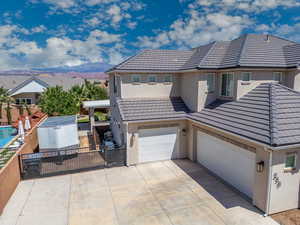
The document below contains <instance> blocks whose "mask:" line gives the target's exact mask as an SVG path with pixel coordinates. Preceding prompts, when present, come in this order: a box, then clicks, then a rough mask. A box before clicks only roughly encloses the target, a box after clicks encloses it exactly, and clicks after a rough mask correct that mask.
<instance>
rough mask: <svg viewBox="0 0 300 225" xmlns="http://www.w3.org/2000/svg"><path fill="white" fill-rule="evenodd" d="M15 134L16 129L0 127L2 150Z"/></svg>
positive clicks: (0, 146) (0, 145)
mask: <svg viewBox="0 0 300 225" xmlns="http://www.w3.org/2000/svg"><path fill="white" fill-rule="evenodd" d="M15 133H16V128H13V127H0V148H3V147H4V146H5V145H6V144H7V143H8V142H10V141H11V140H12V139H13V138H14V137H15Z"/></svg>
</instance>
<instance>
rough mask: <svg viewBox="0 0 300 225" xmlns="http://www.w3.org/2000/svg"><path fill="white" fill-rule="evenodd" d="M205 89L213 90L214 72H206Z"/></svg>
mask: <svg viewBox="0 0 300 225" xmlns="http://www.w3.org/2000/svg"><path fill="white" fill-rule="evenodd" d="M207 91H208V92H209V93H212V92H214V91H215V74H213V73H210V74H207Z"/></svg>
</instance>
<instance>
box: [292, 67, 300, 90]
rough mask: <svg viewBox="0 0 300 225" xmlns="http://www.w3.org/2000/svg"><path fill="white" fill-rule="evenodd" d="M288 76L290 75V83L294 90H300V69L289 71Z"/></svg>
mask: <svg viewBox="0 0 300 225" xmlns="http://www.w3.org/2000/svg"><path fill="white" fill-rule="evenodd" d="M290 74H291V75H290V76H291V80H292V81H291V82H293V83H292V85H293V86H292V87H291V88H293V89H294V90H296V91H300V70H295V71H292V72H290Z"/></svg>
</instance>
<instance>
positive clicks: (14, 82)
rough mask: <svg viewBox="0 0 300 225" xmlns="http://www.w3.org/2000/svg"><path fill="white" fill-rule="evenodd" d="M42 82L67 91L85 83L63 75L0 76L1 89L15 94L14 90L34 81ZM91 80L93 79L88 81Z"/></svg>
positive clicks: (81, 79) (80, 79)
mask: <svg viewBox="0 0 300 225" xmlns="http://www.w3.org/2000/svg"><path fill="white" fill-rule="evenodd" d="M34 79H35V80H36V81H40V83H41V84H42V83H43V84H44V86H50V87H53V86H56V85H58V86H62V87H63V88H64V89H65V90H69V89H70V88H71V87H73V86H74V85H77V84H78V85H80V84H83V83H84V79H83V78H74V77H70V76H63V75H46V74H43V75H34V76H29V75H0V87H4V88H6V89H8V90H11V92H12V93H13V92H14V90H17V89H19V88H21V87H23V86H24V84H25V85H26V84H27V83H28V82H30V81H32V80H34ZM88 80H91V79H88Z"/></svg>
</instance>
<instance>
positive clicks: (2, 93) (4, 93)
mask: <svg viewBox="0 0 300 225" xmlns="http://www.w3.org/2000/svg"><path fill="white" fill-rule="evenodd" d="M7 97H8V90H7V89H5V88H4V87H0V119H2V108H3V104H4V103H5V101H6V98H7Z"/></svg>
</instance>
